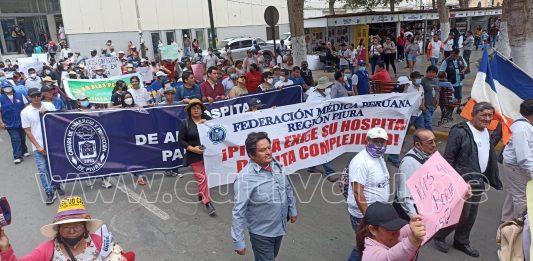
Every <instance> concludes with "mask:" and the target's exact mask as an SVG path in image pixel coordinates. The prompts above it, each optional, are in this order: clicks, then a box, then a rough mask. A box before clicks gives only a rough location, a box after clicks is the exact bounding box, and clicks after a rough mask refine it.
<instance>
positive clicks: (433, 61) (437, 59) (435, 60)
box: [431, 58, 439, 66]
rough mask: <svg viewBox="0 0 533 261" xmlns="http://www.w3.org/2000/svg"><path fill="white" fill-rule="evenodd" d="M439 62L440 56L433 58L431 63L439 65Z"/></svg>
mask: <svg viewBox="0 0 533 261" xmlns="http://www.w3.org/2000/svg"><path fill="white" fill-rule="evenodd" d="M437 63H439V58H431V65H435V66H437Z"/></svg>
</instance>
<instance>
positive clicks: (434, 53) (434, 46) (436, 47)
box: [430, 41, 442, 59]
mask: <svg viewBox="0 0 533 261" xmlns="http://www.w3.org/2000/svg"><path fill="white" fill-rule="evenodd" d="M430 44H431V58H437V59H438V58H439V57H440V46H441V45H442V42H441V41H436V42H435V41H431V43H430Z"/></svg>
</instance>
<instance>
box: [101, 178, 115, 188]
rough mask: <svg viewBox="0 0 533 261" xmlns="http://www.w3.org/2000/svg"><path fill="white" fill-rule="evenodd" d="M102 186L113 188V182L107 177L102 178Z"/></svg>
mask: <svg viewBox="0 0 533 261" xmlns="http://www.w3.org/2000/svg"><path fill="white" fill-rule="evenodd" d="M102 187H103V188H107V189H108V188H112V187H113V184H111V182H109V181H108V180H107V179H106V178H102Z"/></svg>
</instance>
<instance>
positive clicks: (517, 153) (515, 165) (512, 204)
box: [502, 99, 533, 222]
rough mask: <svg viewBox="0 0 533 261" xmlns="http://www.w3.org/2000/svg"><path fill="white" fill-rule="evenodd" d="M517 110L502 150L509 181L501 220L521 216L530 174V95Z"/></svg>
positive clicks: (532, 158)
mask: <svg viewBox="0 0 533 261" xmlns="http://www.w3.org/2000/svg"><path fill="white" fill-rule="evenodd" d="M520 114H521V117H519V118H518V119H516V120H515V121H514V123H513V124H512V125H511V132H512V136H511V140H510V141H509V144H507V146H505V150H504V151H503V172H504V173H505V177H506V178H507V180H508V182H507V183H506V184H507V185H506V189H505V191H506V193H507V196H506V197H505V201H504V203H503V208H502V222H504V221H509V220H512V219H515V218H519V217H522V216H523V214H524V210H526V205H527V204H526V186H527V182H528V181H530V180H531V179H532V178H533V151H532V150H531V147H533V99H529V100H527V101H524V102H522V104H520Z"/></svg>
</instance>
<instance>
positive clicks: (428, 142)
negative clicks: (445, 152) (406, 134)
mask: <svg viewBox="0 0 533 261" xmlns="http://www.w3.org/2000/svg"><path fill="white" fill-rule="evenodd" d="M413 145H414V146H413V148H412V149H411V150H409V151H408V152H407V153H406V154H405V156H404V157H403V159H402V161H401V163H400V168H399V170H398V173H397V174H396V179H395V180H396V198H397V200H398V203H399V204H400V205H401V207H402V209H403V211H404V213H398V214H400V217H402V218H404V219H406V220H410V217H412V216H414V215H416V214H417V211H416V208H415V203H414V201H413V197H412V196H411V192H409V189H408V188H407V183H406V181H407V180H408V179H409V177H411V175H413V173H415V171H416V170H417V169H418V168H420V166H422V164H424V162H426V160H428V159H429V157H431V155H433V153H435V152H436V151H437V142H436V139H435V135H434V134H433V132H432V131H430V130H428V129H417V130H416V131H415V133H414V134H413ZM398 212H399V211H398Z"/></svg>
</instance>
